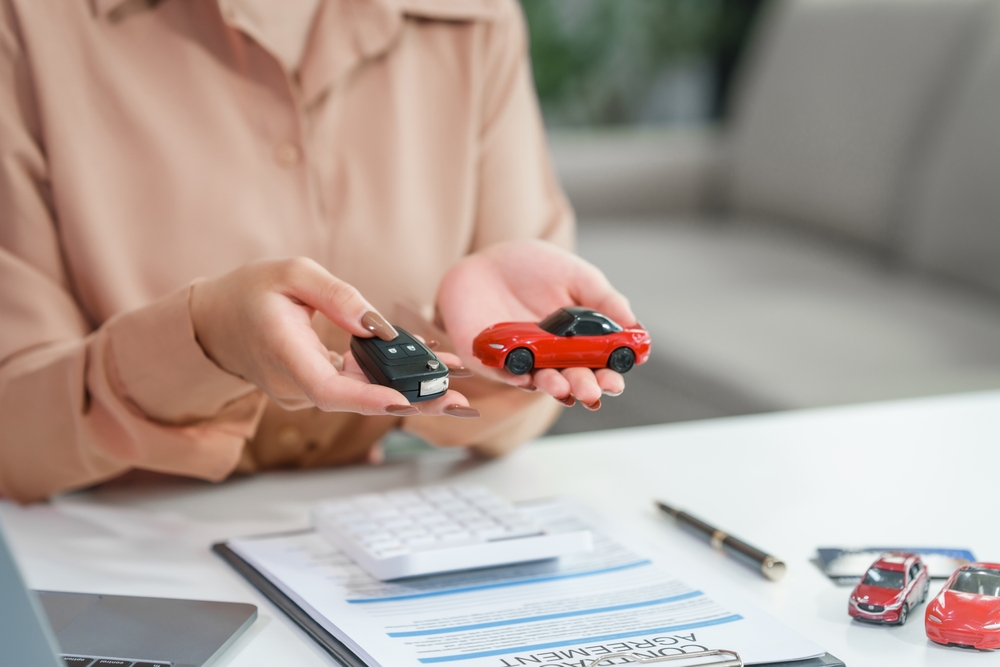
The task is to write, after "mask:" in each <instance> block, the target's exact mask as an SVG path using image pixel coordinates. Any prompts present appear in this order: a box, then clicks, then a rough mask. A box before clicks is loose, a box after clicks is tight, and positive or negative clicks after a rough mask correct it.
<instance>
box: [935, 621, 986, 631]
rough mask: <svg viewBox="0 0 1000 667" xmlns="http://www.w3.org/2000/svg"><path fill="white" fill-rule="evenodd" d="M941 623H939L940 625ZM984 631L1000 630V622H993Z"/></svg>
mask: <svg viewBox="0 0 1000 667" xmlns="http://www.w3.org/2000/svg"><path fill="white" fill-rule="evenodd" d="M940 622H941V621H938V623H940ZM983 630H1000V621H993V622H992V623H987V624H986V625H984V626H983Z"/></svg>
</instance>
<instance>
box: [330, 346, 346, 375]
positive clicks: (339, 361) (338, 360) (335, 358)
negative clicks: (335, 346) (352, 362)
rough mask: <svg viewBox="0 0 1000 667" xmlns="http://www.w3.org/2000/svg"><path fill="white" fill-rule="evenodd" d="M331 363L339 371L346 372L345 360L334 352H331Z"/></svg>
mask: <svg viewBox="0 0 1000 667" xmlns="http://www.w3.org/2000/svg"><path fill="white" fill-rule="evenodd" d="M330 363H331V364H333V367H334V368H336V369H337V370H338V371H342V370H344V358H343V357H342V356H340V355H339V354H337V353H336V352H334V351H333V350H330Z"/></svg>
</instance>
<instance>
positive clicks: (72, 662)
mask: <svg viewBox="0 0 1000 667" xmlns="http://www.w3.org/2000/svg"><path fill="white" fill-rule="evenodd" d="M62 659H63V662H65V663H66V667H170V666H171V665H173V664H174V663H172V662H158V661H156V660H122V659H121V658H98V657H95V656H84V655H64V656H62Z"/></svg>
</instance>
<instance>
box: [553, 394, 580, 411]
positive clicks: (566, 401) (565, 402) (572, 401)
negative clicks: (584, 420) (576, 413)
mask: <svg viewBox="0 0 1000 667" xmlns="http://www.w3.org/2000/svg"><path fill="white" fill-rule="evenodd" d="M556 400H557V401H559V402H560V403H562V404H563V405H565V406H566V407H567V408H571V407H573V406H574V405H576V399H575V398H573V397H572V396H567V397H566V398H557V399H556Z"/></svg>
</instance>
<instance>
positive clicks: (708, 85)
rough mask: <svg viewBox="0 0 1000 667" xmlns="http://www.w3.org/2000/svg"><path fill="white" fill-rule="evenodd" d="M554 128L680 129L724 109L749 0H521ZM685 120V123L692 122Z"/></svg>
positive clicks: (545, 105) (536, 72)
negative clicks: (728, 63)
mask: <svg viewBox="0 0 1000 667" xmlns="http://www.w3.org/2000/svg"><path fill="white" fill-rule="evenodd" d="M521 4H522V6H523V7H524V11H525V15H526V17H527V19H528V26H529V31H530V40H531V41H530V48H531V62H532V67H533V70H534V75H535V85H536V87H537V90H538V95H539V98H540V100H541V103H542V110H543V113H544V114H545V117H546V122H547V123H548V124H550V125H571V126H572V125H578V126H579V125H583V126H587V125H606V124H620V123H644V122H652V123H657V122H677V121H679V120H680V121H686V120H696V118H691V117H690V116H692V115H693V116H699V115H700V116H703V117H710V116H712V115H713V114H714V113H716V109H717V104H716V101H717V90H716V88H717V85H718V82H719V64H720V59H725V58H727V57H730V56H731V55H732V54H733V53H735V51H736V50H737V48H738V46H739V43H740V42H741V40H742V39H743V35H744V33H745V32H746V27H747V25H748V23H749V18H750V16H751V14H752V13H753V10H754V9H755V8H756V6H757V4H758V3H756V2H751V1H749V0H521ZM684 116H686V117H684Z"/></svg>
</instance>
